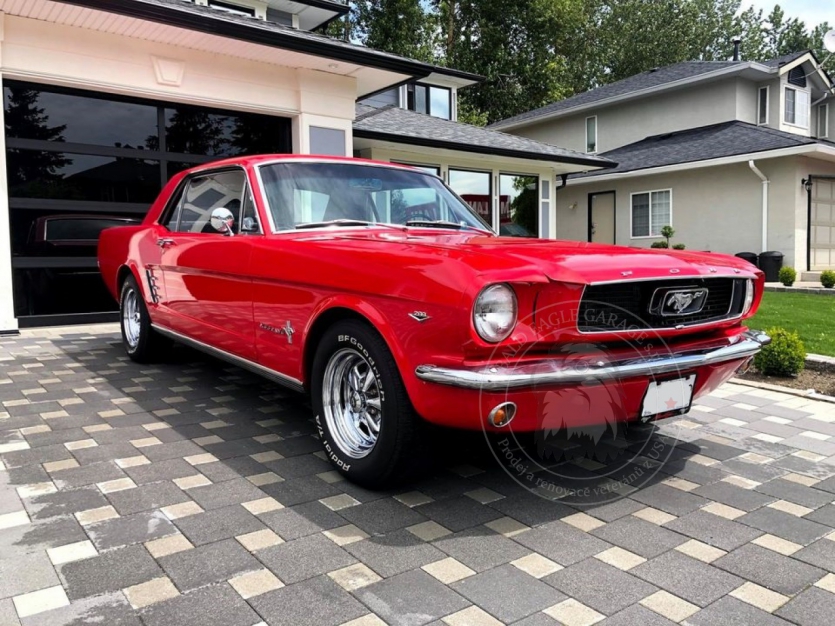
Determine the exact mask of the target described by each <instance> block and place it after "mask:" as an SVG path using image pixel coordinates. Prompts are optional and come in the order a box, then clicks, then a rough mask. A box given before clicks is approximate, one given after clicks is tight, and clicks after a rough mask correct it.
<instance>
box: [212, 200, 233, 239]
mask: <svg viewBox="0 0 835 626" xmlns="http://www.w3.org/2000/svg"><path fill="white" fill-rule="evenodd" d="M211 223H212V228H214V229H215V230H216V231H217V232H219V233H223V234H224V235H226V236H227V237H231V236H232V235H234V234H235V233H234V231H233V230H232V228H233V227H234V226H235V216H234V215H232V211H230V210H229V209H227V208H226V207H220V208H217V209H215V210H214V211H212V219H211Z"/></svg>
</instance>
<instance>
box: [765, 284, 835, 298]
mask: <svg viewBox="0 0 835 626" xmlns="http://www.w3.org/2000/svg"><path fill="white" fill-rule="evenodd" d="M765 290H766V291H782V292H791V293H813V294H815V295H818V296H835V289H827V288H826V287H786V286H784V285H773V284H769V285H766V286H765Z"/></svg>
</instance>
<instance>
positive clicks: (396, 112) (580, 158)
mask: <svg viewBox="0 0 835 626" xmlns="http://www.w3.org/2000/svg"><path fill="white" fill-rule="evenodd" d="M356 111H357V116H356V119H355V120H354V137H361V138H365V139H379V140H384V141H391V142H395V143H402V144H411V145H418V146H426V147H430V148H441V149H447V150H456V151H459V152H473V153H476V154H491V155H496V156H505V157H512V158H521V159H532V160H537V161H550V162H554V163H571V164H576V165H585V166H588V167H594V168H597V167H614V165H615V164H614V163H613V162H612V161H610V160H609V159H606V158H603V157H599V156H591V155H588V154H583V153H581V152H574V151H572V150H566V149H564V148H559V147H557V146H552V145H550V144H547V143H542V142H540V141H535V140H533V139H528V138H526V137H518V136H516V135H508V134H507V133H502V132H499V131H496V130H490V129H488V128H480V127H478V126H471V125H469V124H462V123H460V122H453V121H450V120H445V119H441V118H438V117H432V116H431V115H426V114H423V113H416V112H414V111H409V110H406V109H401V108H400V107H397V106H395V105H389V106H387V107H382V108H379V109H378V108H375V107H371V106H367V105H363V104H358V105H357V107H356Z"/></svg>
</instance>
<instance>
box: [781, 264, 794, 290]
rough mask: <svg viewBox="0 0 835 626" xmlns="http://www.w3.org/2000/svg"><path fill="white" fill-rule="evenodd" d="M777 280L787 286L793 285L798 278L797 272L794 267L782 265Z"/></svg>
mask: <svg viewBox="0 0 835 626" xmlns="http://www.w3.org/2000/svg"><path fill="white" fill-rule="evenodd" d="M777 280H779V281H780V282H781V283H783V284H784V285H785V286H786V287H791V286H792V285H793V284H794V281H796V280H797V272H796V271H795V269H794V268H793V267H781V268H780V273H779V274H778V275H777Z"/></svg>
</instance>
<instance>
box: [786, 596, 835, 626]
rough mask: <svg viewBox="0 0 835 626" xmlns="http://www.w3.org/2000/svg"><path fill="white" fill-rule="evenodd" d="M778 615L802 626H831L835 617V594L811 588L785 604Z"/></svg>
mask: <svg viewBox="0 0 835 626" xmlns="http://www.w3.org/2000/svg"><path fill="white" fill-rule="evenodd" d="M776 615H778V616H780V617H782V618H785V619H787V620H789V621H790V622H792V623H795V624H799V625H800V626H819V625H820V624H829V623H831V621H832V615H835V594H832V593H829V592H828V591H824V590H823V589H818V588H817V587H810V588H809V589H807V590H806V591H804V592H803V593H800V594H798V595H797V596H796V597H794V598H793V599H792V600H790V601H789V602H788V603H786V604H784V605H783V606H782V607H781V608H780V609H778V610H777V611H776Z"/></svg>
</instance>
